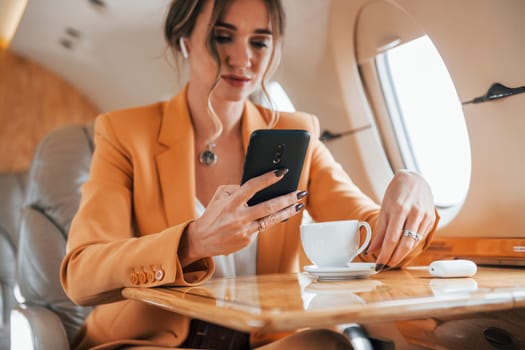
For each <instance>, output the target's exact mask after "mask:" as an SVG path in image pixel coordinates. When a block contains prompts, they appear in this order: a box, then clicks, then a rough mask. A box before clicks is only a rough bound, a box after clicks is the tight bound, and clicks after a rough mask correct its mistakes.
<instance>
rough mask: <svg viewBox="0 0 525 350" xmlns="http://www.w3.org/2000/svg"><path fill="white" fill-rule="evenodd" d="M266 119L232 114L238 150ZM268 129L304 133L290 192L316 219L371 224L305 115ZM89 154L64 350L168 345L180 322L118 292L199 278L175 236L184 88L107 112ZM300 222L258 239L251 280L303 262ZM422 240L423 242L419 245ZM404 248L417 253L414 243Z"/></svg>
mask: <svg viewBox="0 0 525 350" xmlns="http://www.w3.org/2000/svg"><path fill="white" fill-rule="evenodd" d="M269 116H270V112H269V111H268V110H266V109H264V108H262V107H260V106H256V105H254V104H252V103H251V102H246V103H245V108H244V112H243V116H242V128H243V130H242V132H243V143H244V147H245V150H246V147H247V145H248V140H249V136H250V134H251V132H252V131H254V130H256V129H265V128H268V120H269ZM275 128H277V129H305V130H309V131H310V133H311V141H310V145H309V148H308V152H307V155H306V159H305V163H304V168H303V172H302V175H301V179H300V183H299V189H301V190H308V192H309V195H308V197H307V202H306V208H307V210H308V212H309V213H310V215H311V216H312V217H313V218H314V219H315V220H318V221H328V220H340V219H349V218H350V219H359V220H366V221H368V222H370V223H371V224H372V227H373V225H374V224H375V221H376V220H377V216H378V211H379V207H378V205H377V204H376V203H374V202H373V201H372V200H371V199H370V198H368V197H367V196H365V195H364V194H363V193H362V192H361V191H360V190H359V189H358V188H357V187H356V186H355V185H354V184H353V183H352V181H351V180H350V178H349V177H348V175H347V174H346V173H345V172H344V171H343V169H342V167H341V166H340V165H339V164H338V163H337V162H336V161H335V160H334V159H333V157H332V155H331V154H330V152H329V151H328V149H327V148H326V147H325V146H324V145H323V143H321V142H320V141H319V140H318V139H319V122H318V120H317V118H316V117H314V116H312V115H309V114H305V113H284V112H281V113H280V117H279V120H278V122H277V124H276V125H275ZM95 143H96V149H95V152H94V155H93V160H92V163H91V168H90V175H89V180H88V181H87V182H86V183H85V184H84V185H83V187H82V200H81V204H80V207H79V210H78V212H77V214H76V215H75V217H74V220H73V222H72V224H71V229H70V232H69V238H68V242H67V254H66V256H65V258H64V260H63V262H62V266H61V272H60V274H61V275H60V278H61V282H62V286H63V288H64V290H65V292H66V293H67V295H68V296H69V297H70V298H71V300H73V301H74V302H75V303H77V304H80V305H96V307H95V308H94V310H93V312H92V313H91V314H90V315H89V316H88V317H87V319H86V321H85V323H84V325H83V327H82V329H81V330H80V332H79V334H78V335H77V337H76V340H75V342H74V344H72V347H73V348H76V349H87V348H91V347H96V348H97V349H111V348H116V347H119V346H122V345H125V344H135V345H155V346H164V347H176V346H177V345H179V344H181V343H182V342H183V341H184V339H185V337H186V336H187V333H188V325H189V319H188V317H186V316H183V315H179V314H175V313H172V312H169V311H165V310H162V309H159V308H156V307H154V306H151V305H146V304H143V303H140V302H137V301H131V300H124V299H123V298H122V296H121V294H120V291H121V289H122V288H124V287H134V286H141V287H155V286H161V285H171V286H194V285H198V284H201V283H203V282H204V281H206V280H207V279H209V278H210V277H211V276H212V274H213V271H214V265H213V259H212V258H206V259H202V260H200V261H197V262H195V263H193V264H192V265H190V266H188V267H186V268H185V269H183V268H182V266H181V264H180V262H179V258H178V256H177V250H178V245H179V241H180V237H181V234H182V232H183V231H184V229H185V227H186V226H187V225H188V223H189V222H191V221H192V220H194V219H195V218H196V214H195V180H194V179H195V176H194V159H195V157H194V146H193V144H194V142H193V130H192V123H191V119H190V115H189V112H188V106H187V102H186V89H185V90H183V91H182V92H181V93H179V94H178V95H177V96H175V97H174V98H173V99H172V100H171V101H169V102H162V103H156V104H152V105H148V106H144V107H139V108H132V109H127V110H121V111H117V112H112V113H107V114H104V115H101V116H99V117H98V118H97V120H96V124H95ZM301 217H302V216H301V215H296V216H295V217H293V218H291V219H290V220H288V221H287V222H285V223H280V224H278V225H276V226H274V227H272V228H270V229H268V230H267V231H265V232H264V234H262V235H259V236H258V252H257V273H258V274H265V273H278V272H293V271H299V268H300V266H301V264H300V263H302V264H304V263H305V262H307V260H306V258H304V255H303V253H302V248H301V244H300V235H299V225H300V222H301ZM430 236H431V235H429V236H428V238H427V243H426V244H425V246H426V245H428V243H429V242H430ZM419 247H420V248H419V249H417V250H416V251H414V252H413V253H412V254H411V256H410V257H408V258H407V260H408V259H410V258H411V257H413V256H414V255H417V254H419V253H420V251H421V249H422V246H421V245H420V246H419Z"/></svg>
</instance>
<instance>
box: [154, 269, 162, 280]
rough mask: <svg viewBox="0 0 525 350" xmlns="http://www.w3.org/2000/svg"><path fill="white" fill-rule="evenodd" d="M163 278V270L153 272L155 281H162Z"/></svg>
mask: <svg viewBox="0 0 525 350" xmlns="http://www.w3.org/2000/svg"><path fill="white" fill-rule="evenodd" d="M163 278H164V270H163V269H159V270H157V271H155V280H157V281H162V279H163Z"/></svg>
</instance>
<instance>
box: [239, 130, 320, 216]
mask: <svg viewBox="0 0 525 350" xmlns="http://www.w3.org/2000/svg"><path fill="white" fill-rule="evenodd" d="M309 142H310V133H309V132H308V131H306V130H292V129H279V130H274V129H261V130H255V131H254V132H252V134H251V136H250V143H249V144H248V151H247V153H246V158H245V160H244V169H243V174H242V180H241V185H242V184H244V183H245V182H246V181H248V180H249V179H251V178H252V177H256V176H259V175H262V174H264V173H266V172H268V171H271V170H277V169H282V168H287V169H288V173H287V174H286V175H284V177H283V178H282V179H281V180H280V181H278V182H276V183H274V184H273V185H271V186H268V187H266V188H264V189H262V190H261V191H259V192H257V193H256V194H255V195H254V196H253V197H252V198H250V200H248V202H247V203H248V205H249V206H252V205H255V204H258V203H261V202H264V201H267V200H268V199H271V198H274V197H277V196H280V195H283V194H287V193H290V192H293V191H295V190H297V185H298V184H299V177H300V176H301V171H302V169H303V163H304V157H305V155H306V150H307V148H308V143H309Z"/></svg>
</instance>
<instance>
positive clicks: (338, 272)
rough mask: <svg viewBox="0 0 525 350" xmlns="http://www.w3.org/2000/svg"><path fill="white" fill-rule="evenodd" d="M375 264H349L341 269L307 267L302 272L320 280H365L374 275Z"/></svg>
mask: <svg viewBox="0 0 525 350" xmlns="http://www.w3.org/2000/svg"><path fill="white" fill-rule="evenodd" d="M375 268H376V264H375V263H351V264H350V265H348V266H341V267H318V266H317V265H308V266H305V267H304V270H305V271H306V272H308V273H310V274H311V275H314V276H316V277H319V279H320V280H341V279H353V278H365V277H368V276H371V275H373V274H375V273H376V270H375Z"/></svg>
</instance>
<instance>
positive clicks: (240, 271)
mask: <svg viewBox="0 0 525 350" xmlns="http://www.w3.org/2000/svg"><path fill="white" fill-rule="evenodd" d="M205 209H206V208H204V205H202V203H201V202H200V201H199V199H198V198H195V212H196V213H197V216H198V217H200V216H202V214H203V213H204V210H205ZM255 235H256V237H255V239H254V240H253V241H252V242H251V243H250V244H249V245H247V246H246V247H244V248H243V249H241V250H238V251H236V252H235V253H232V254H228V255H217V256H214V257H213V261H214V262H215V273H214V274H213V277H235V276H243V275H255V273H256V272H257V235H258V233H256V234H255Z"/></svg>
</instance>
